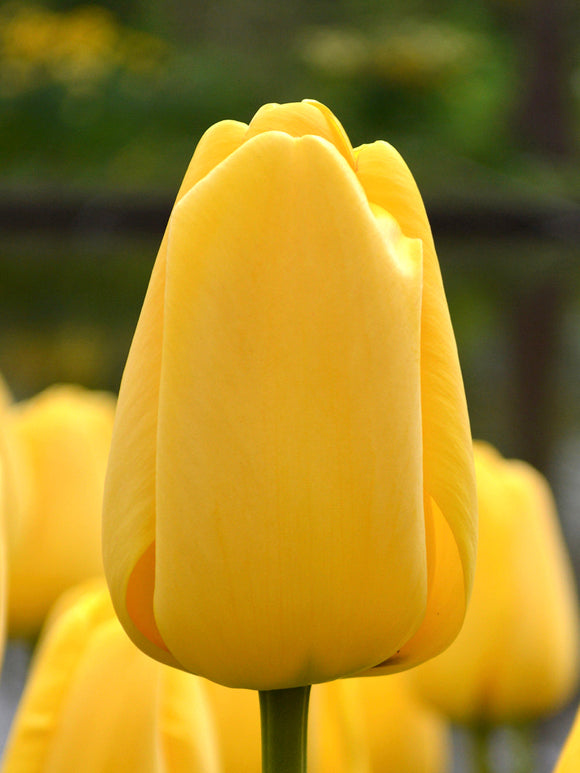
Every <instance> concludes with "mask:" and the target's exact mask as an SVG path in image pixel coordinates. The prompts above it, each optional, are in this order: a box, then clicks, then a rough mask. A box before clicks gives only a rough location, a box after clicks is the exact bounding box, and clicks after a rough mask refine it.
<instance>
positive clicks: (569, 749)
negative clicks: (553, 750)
mask: <svg viewBox="0 0 580 773" xmlns="http://www.w3.org/2000/svg"><path fill="white" fill-rule="evenodd" d="M578 770H580V710H579V711H578V712H577V714H576V718H575V719H574V723H573V725H572V728H571V730H570V732H569V734H568V738H567V739H566V743H565V744H564V748H563V749H562V752H561V754H560V757H559V758H558V762H557V763H556V767H555V768H554V773H577V772H578Z"/></svg>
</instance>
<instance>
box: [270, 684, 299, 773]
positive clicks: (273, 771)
mask: <svg viewBox="0 0 580 773" xmlns="http://www.w3.org/2000/svg"><path fill="white" fill-rule="evenodd" d="M309 697H310V685H306V686H305V687H292V688H289V689H287V690H260V716H261V721H262V773H306V736H307V728H308V699H309Z"/></svg>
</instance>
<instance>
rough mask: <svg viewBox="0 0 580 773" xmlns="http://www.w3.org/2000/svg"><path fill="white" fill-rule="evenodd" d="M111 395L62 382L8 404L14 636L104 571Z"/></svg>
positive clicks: (32, 629) (31, 631)
mask: <svg viewBox="0 0 580 773" xmlns="http://www.w3.org/2000/svg"><path fill="white" fill-rule="evenodd" d="M114 411H115V400H114V398H113V396H112V395H109V394H106V393H102V392H90V391H88V390H85V389H82V388H81V387H74V386H55V387H51V388H50V389H47V390H46V391H44V392H42V393H41V394H39V395H37V396H36V397H33V398H32V399H30V400H27V401H25V402H22V403H16V404H14V405H12V406H11V407H9V408H8V410H7V415H6V423H7V432H8V441H9V442H8V446H9V452H10V453H9V456H10V470H9V473H10V491H9V496H8V500H9V501H8V504H7V513H6V519H7V532H8V569H9V576H8V582H9V609H8V630H9V633H10V635H12V636H32V635H35V634H36V633H38V631H39V629H40V627H41V625H42V622H43V620H44V617H45V615H46V614H47V612H48V610H49V609H50V607H51V605H52V604H53V603H54V601H55V600H56V599H57V598H58V596H59V595H60V594H61V593H62V592H63V591H65V590H66V589H67V588H69V587H71V586H72V585H75V584H76V583H78V582H81V581H83V580H85V579H88V578H89V577H93V576H97V575H102V574H103V569H102V558H101V508H102V500H103V486H104V479H105V469H106V464H107V457H108V453H109V446H110V442H111V433H112V427H113V419H114Z"/></svg>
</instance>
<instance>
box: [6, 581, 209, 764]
mask: <svg viewBox="0 0 580 773" xmlns="http://www.w3.org/2000/svg"><path fill="white" fill-rule="evenodd" d="M1 770H2V773H71V771H76V770H79V771H81V770H82V771H83V773H118V772H119V771H139V773H186V771H187V773H190V772H191V773H218V771H221V767H220V765H219V762H218V757H217V749H216V745H215V736H214V730H213V723H212V720H211V713H210V710H209V708H208V705H207V701H206V697H205V693H204V688H203V685H202V683H201V680H199V679H196V678H194V677H191V676H189V675H188V674H184V673H182V672H180V671H176V670H175V669H171V668H167V667H166V666H162V665H160V664H159V663H156V662H155V661H153V660H151V658H148V657H146V656H145V655H143V653H142V652H140V651H139V650H138V649H137V648H136V647H135V646H134V644H133V643H132V642H131V641H130V640H129V639H128V638H127V635H126V634H125V632H124V631H123V629H122V628H121V626H120V625H119V622H118V621H117V619H116V617H115V614H114V612H113V608H112V606H111V603H110V599H109V595H108V592H107V590H106V588H105V587H104V584H103V583H102V582H98V581H94V582H92V583H88V584H85V585H84V586H82V587H80V588H75V589H73V590H71V591H69V592H68V593H67V594H65V595H64V596H63V597H62V598H61V599H60V600H59V602H58V604H57V606H56V607H55V609H54V611H53V613H51V615H50V618H49V621H48V623H47V626H46V628H45V630H44V631H43V635H42V638H41V642H40V645H39V649H38V651H37V652H36V654H35V657H34V661H33V666H32V670H31V673H30V675H29V679H28V682H27V685H26V688H25V691H24V695H23V697H22V700H21V703H20V706H19V708H18V711H17V714H16V717H15V720H14V723H13V726H12V730H11V734H10V737H9V739H8V744H7V747H6V750H5V753H4V757H3V760H2V765H1Z"/></svg>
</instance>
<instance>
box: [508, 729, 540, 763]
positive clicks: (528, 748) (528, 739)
mask: <svg viewBox="0 0 580 773" xmlns="http://www.w3.org/2000/svg"><path fill="white" fill-rule="evenodd" d="M512 746H513V749H514V754H513V757H514V760H515V764H514V773H532V772H533V770H534V767H535V756H534V744H533V735H532V727H531V725H529V724H521V725H516V726H515V727H514V728H513V730H512Z"/></svg>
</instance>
